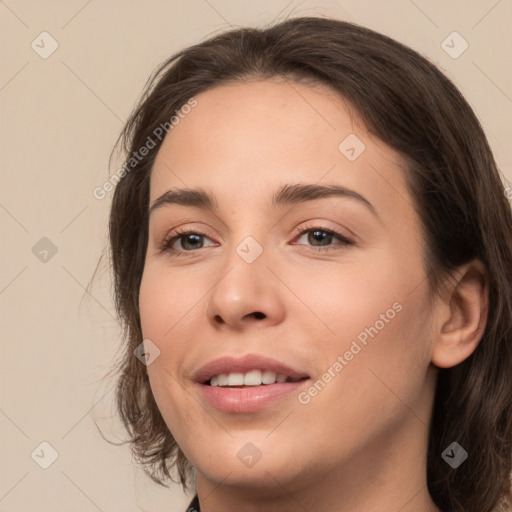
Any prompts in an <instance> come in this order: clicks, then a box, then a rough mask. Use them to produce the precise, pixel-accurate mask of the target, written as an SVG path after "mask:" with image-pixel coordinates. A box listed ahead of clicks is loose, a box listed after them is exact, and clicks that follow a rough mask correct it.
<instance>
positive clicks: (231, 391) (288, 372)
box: [193, 354, 310, 414]
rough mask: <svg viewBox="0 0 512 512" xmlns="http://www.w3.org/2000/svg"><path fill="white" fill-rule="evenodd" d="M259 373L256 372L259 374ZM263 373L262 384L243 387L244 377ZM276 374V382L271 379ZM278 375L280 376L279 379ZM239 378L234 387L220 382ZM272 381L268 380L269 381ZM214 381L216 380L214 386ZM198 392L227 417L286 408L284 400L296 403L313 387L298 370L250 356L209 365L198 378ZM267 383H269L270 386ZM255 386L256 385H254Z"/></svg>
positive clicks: (214, 362) (196, 378) (254, 355)
mask: <svg viewBox="0 0 512 512" xmlns="http://www.w3.org/2000/svg"><path fill="white" fill-rule="evenodd" d="M255 371H256V372H255ZM257 372H261V375H262V376H263V375H264V374H265V375H266V376H267V377H266V378H265V379H263V377H262V382H261V384H259V385H257V384H254V383H253V384H249V385H245V384H240V382H241V381H240V380H239V379H240V377H241V376H242V375H247V374H251V373H257ZM272 374H275V375H276V378H275V379H274V382H273V383H270V382H272V380H273V379H270V376H271V375H272ZM277 375H279V376H280V378H279V379H277ZM220 376H223V379H225V378H226V376H228V377H229V379H231V377H233V376H236V378H235V379H234V380H233V381H232V382H233V385H231V384H230V383H229V379H228V382H223V383H222V384H223V385H218V379H219V377H220ZM267 378H268V380H266V379H267ZM212 379H213V380H214V382H213V385H211V384H212V383H211V381H212ZM193 380H194V381H195V385H196V390H197V391H198V394H199V396H200V398H201V399H202V401H204V402H205V403H206V404H208V405H210V406H213V407H214V408H215V409H217V410H219V411H221V412H224V413H236V414H240V413H256V412H258V411H262V410H264V409H267V408H269V407H270V406H272V405H275V404H279V406H280V407H281V406H282V402H283V401H284V400H293V399H295V398H296V397H297V395H298V393H299V392H300V391H301V389H302V388H304V387H305V386H307V385H309V383H308V381H309V380H310V378H309V375H308V374H307V373H306V372H304V371H301V370H299V369H297V368H291V367H290V366H288V365H286V364H284V363H282V362H280V361H277V360H276V359H271V358H268V357H264V356H260V355H256V354H248V355H246V356H243V357H239V358H236V357H221V358H219V359H215V360H213V361H210V362H209V363H207V364H205V365H204V366H203V367H202V368H200V369H199V370H198V371H197V372H196V373H195V374H194V375H193ZM265 381H267V382H269V383H268V384H266V383H265ZM252 382H254V381H252Z"/></svg>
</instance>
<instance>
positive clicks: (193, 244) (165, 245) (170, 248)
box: [159, 229, 208, 256]
mask: <svg viewBox="0 0 512 512" xmlns="http://www.w3.org/2000/svg"><path fill="white" fill-rule="evenodd" d="M204 238H208V237H207V236H206V235H205V234H203V233H200V232H198V231H192V230H179V229H178V230H176V231H174V232H173V233H172V234H171V235H170V236H168V237H166V238H165V239H164V240H162V242H161V244H160V245H159V249H160V251H162V252H169V253H171V254H175V255H177V256H181V255H182V254H183V253H186V252H193V251H194V250H196V249H201V248H202V247H201V240H203V239H204ZM177 241H180V242H181V245H182V248H181V249H177V248H175V247H174V245H175V242H177Z"/></svg>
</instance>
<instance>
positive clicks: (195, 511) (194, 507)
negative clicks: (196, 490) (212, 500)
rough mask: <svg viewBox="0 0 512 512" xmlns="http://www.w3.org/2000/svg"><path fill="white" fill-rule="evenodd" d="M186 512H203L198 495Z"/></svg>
mask: <svg viewBox="0 0 512 512" xmlns="http://www.w3.org/2000/svg"><path fill="white" fill-rule="evenodd" d="M185 512H201V509H200V508H199V498H198V497H197V494H196V495H195V496H194V499H193V500H192V501H191V502H190V505H189V506H188V508H187V510H186V511H185Z"/></svg>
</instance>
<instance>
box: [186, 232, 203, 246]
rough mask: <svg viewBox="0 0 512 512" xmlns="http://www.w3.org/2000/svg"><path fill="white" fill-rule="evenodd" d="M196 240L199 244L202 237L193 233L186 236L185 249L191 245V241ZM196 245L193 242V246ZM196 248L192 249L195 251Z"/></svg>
mask: <svg viewBox="0 0 512 512" xmlns="http://www.w3.org/2000/svg"><path fill="white" fill-rule="evenodd" d="M193 238H195V242H196V243H197V242H199V241H200V239H201V235H195V234H193V233H191V234H189V235H186V236H185V244H184V248H186V246H187V245H188V244H189V242H190V240H191V239H193ZM193 245H194V242H192V246H193ZM193 248H194V247H192V249H193Z"/></svg>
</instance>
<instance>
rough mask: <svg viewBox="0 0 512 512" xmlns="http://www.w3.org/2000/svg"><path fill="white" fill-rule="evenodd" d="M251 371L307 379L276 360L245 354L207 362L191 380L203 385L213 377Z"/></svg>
mask: <svg viewBox="0 0 512 512" xmlns="http://www.w3.org/2000/svg"><path fill="white" fill-rule="evenodd" d="M251 370H270V371H273V372H276V373H281V374H283V375H286V376H287V377H290V378H291V379H293V380H299V379H302V378H304V377H309V375H308V374H307V373H304V372H301V371H300V370H296V369H293V368H290V367H289V366H287V365H286V364H284V363H282V362H281V361H277V360H276V359H272V358H269V357H265V356H262V355H258V354H247V355H245V356H242V357H232V356H224V357H219V358H218V359H214V360H212V361H209V362H208V363H206V364H205V365H204V366H202V367H201V368H200V369H199V370H198V371H197V372H196V373H195V374H194V375H193V380H194V381H196V382H199V383H200V384H204V383H206V382H208V381H209V380H210V379H211V378H212V377H213V376H214V375H220V374H221V373H247V372H249V371H251Z"/></svg>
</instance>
